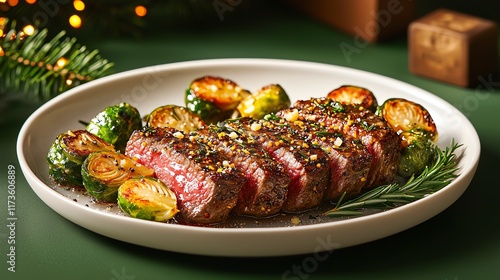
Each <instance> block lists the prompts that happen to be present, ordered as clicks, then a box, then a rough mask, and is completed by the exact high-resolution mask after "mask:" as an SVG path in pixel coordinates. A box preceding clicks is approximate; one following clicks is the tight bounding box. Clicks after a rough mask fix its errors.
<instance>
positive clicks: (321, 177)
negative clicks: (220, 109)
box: [219, 118, 330, 212]
mask: <svg viewBox="0 0 500 280" xmlns="http://www.w3.org/2000/svg"><path fill="white" fill-rule="evenodd" d="M219 126H220V127H222V128H223V129H224V128H226V129H229V130H232V131H234V132H236V133H237V134H238V135H244V136H246V137H247V138H248V140H251V141H254V142H255V143H258V144H259V145H261V147H262V149H263V150H265V151H266V152H267V153H269V155H270V156H271V157H272V158H274V159H275V160H276V161H278V162H279V163H281V164H282V165H283V166H284V167H285V172H286V173H288V176H289V177H290V183H289V185H288V192H287V196H286V199H285V202H284V203H283V207H282V210H283V211H284V212H302V211H305V210H308V209H311V208H313V207H316V206H318V205H319V204H320V203H321V202H322V201H323V195H324V192H325V190H326V189H327V187H328V186H329V185H330V166H329V164H328V160H327V158H328V156H327V155H326V153H325V152H324V151H323V150H322V149H321V148H319V147H314V146H313V145H312V144H310V143H309V142H307V141H306V140H304V139H300V138H297V137H295V136H294V132H293V131H290V130H289V128H288V127H286V126H284V125H279V124H277V123H275V122H272V121H266V120H256V119H250V118H241V119H235V120H227V121H225V122H223V123H220V124H219Z"/></svg>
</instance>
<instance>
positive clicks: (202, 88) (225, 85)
mask: <svg viewBox="0 0 500 280" xmlns="http://www.w3.org/2000/svg"><path fill="white" fill-rule="evenodd" d="M248 95H250V92H248V91H247V90H244V89H242V88H241V87H240V86H238V84H236V83H235V82H233V81H231V80H228V79H224V78H221V77H215V76H203V77H201V78H198V79H195V80H194V81H192V82H191V84H190V85H189V87H188V89H187V90H186V94H185V103H186V108H187V109H188V110H189V111H191V112H193V113H195V114H196V115H198V116H200V118H201V119H202V120H203V121H205V122H206V123H216V122H218V121H221V120H224V119H227V118H229V117H230V116H231V115H233V113H234V111H235V109H236V106H238V104H239V103H240V102H241V100H243V99H244V98H245V97H247V96H248Z"/></svg>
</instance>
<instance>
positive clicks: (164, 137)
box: [125, 128, 246, 224]
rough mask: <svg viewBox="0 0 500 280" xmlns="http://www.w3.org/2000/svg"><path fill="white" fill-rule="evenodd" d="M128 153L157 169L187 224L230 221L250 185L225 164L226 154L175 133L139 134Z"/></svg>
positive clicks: (149, 130)
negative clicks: (241, 191) (240, 195)
mask: <svg viewBox="0 0 500 280" xmlns="http://www.w3.org/2000/svg"><path fill="white" fill-rule="evenodd" d="M125 153H126V155H128V156H131V157H133V158H135V159H137V161H138V162H139V163H141V164H143V165H146V166H149V167H151V168H153V169H154V170H155V173H156V176H157V177H158V179H160V180H161V181H163V182H164V183H165V184H167V186H169V188H170V189H171V190H172V191H173V192H174V193H175V194H176V196H177V199H178V208H179V210H180V212H179V218H180V220H181V221H182V222H185V223H190V224H210V223H218V222H222V221H224V220H226V219H227V217H228V215H229V213H230V212H231V210H232V208H234V206H235V205H236V203H237V200H238V195H239V193H240V190H241V186H243V185H244V184H245V182H246V179H245V177H244V176H243V174H242V173H241V172H240V171H239V170H238V169H237V168H234V167H233V166H231V165H230V164H224V163H227V162H228V160H229V159H228V158H226V157H224V155H223V154H221V153H218V152H216V151H215V150H214V149H213V147H211V146H209V145H203V144H200V143H198V142H196V141H191V140H190V139H189V137H186V136H185V135H184V134H182V133H181V132H179V131H176V130H173V129H168V128H154V129H152V128H145V129H143V130H140V131H135V132H134V133H133V134H132V136H131V137H130V140H129V142H128V144H127V147H126V150H125Z"/></svg>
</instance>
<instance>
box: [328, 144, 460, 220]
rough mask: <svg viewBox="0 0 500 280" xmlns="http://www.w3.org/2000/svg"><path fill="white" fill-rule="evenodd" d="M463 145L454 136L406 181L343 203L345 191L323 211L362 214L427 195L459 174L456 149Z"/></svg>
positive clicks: (344, 214) (337, 215) (335, 215)
mask: <svg viewBox="0 0 500 280" xmlns="http://www.w3.org/2000/svg"><path fill="white" fill-rule="evenodd" d="M460 146H462V145H461V144H457V143H455V142H454V141H453V140H452V141H451V144H450V146H449V147H447V148H446V149H445V150H444V151H442V150H441V149H440V148H439V147H437V146H436V147H435V158H434V161H433V163H432V164H431V165H429V166H427V167H426V168H425V169H424V171H423V172H422V173H421V174H420V175H418V176H416V177H415V176H411V177H410V178H409V179H408V181H407V182H406V183H405V184H403V185H401V184H398V183H393V184H388V185H383V186H379V187H376V188H375V189H373V190H371V191H368V192H366V193H364V194H363V195H361V196H359V197H357V198H354V199H352V200H349V201H346V202H344V203H343V202H342V201H343V200H344V196H345V193H344V195H343V196H342V197H341V198H340V199H339V201H338V203H337V206H336V207H335V208H333V209H331V210H329V211H326V212H324V213H323V214H324V215H326V216H328V217H339V216H359V215H362V214H363V210H364V209H379V210H388V209H392V208H395V207H398V206H401V205H405V204H408V203H410V202H413V201H416V200H419V199H421V198H424V197H426V196H428V195H430V194H432V193H434V192H436V191H438V190H440V189H442V188H443V187H445V186H447V185H448V184H449V183H450V182H451V181H452V180H453V179H455V178H456V177H457V176H458V175H457V174H456V171H457V169H458V167H457V164H458V162H457V161H456V154H455V151H456V150H457V149H458V148H459V147H460Z"/></svg>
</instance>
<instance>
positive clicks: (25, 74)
mask: <svg viewBox="0 0 500 280" xmlns="http://www.w3.org/2000/svg"><path fill="white" fill-rule="evenodd" d="M0 30H2V33H3V34H5V36H1V37H0V76H1V77H2V79H0V94H6V93H16V94H17V93H24V94H26V95H31V96H34V97H35V99H37V100H41V101H47V100H49V99H51V98H53V97H54V96H56V95H59V94H61V93H63V92H65V91H67V90H69V89H70V88H73V87H75V86H78V85H80V84H83V83H86V82H89V81H92V80H95V79H98V78H101V77H104V76H107V75H109V74H111V73H112V72H113V67H114V64H113V63H112V62H109V61H108V60H106V59H104V58H102V57H101V55H100V54H99V52H98V51H97V50H88V49H87V48H86V47H85V46H82V45H80V44H78V42H77V39H76V38H68V37H66V36H65V35H66V33H65V32H64V31H61V32H59V33H58V34H57V35H56V36H54V37H53V38H52V39H50V40H48V38H47V36H48V31H47V29H43V30H38V29H35V32H34V33H33V34H32V35H26V34H24V33H23V32H22V31H18V30H17V28H16V22H15V21H12V22H9V21H8V19H6V20H5V21H4V24H3V26H0Z"/></svg>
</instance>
